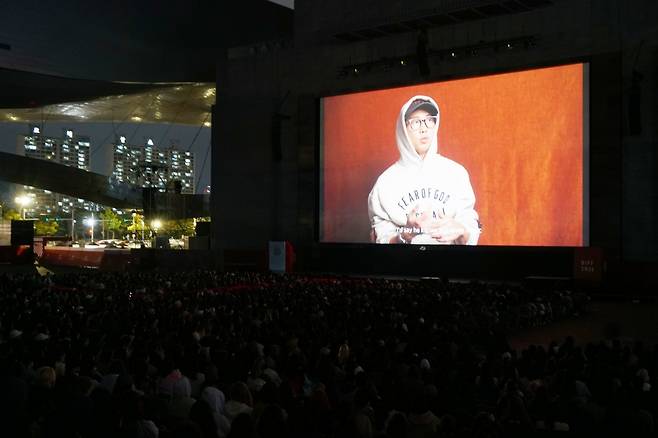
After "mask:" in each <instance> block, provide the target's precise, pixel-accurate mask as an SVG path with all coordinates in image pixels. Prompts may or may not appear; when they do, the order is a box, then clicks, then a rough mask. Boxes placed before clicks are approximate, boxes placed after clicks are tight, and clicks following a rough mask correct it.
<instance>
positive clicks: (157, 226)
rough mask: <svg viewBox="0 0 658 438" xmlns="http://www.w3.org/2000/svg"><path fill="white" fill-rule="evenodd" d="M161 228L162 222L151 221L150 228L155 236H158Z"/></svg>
mask: <svg viewBox="0 0 658 438" xmlns="http://www.w3.org/2000/svg"><path fill="white" fill-rule="evenodd" d="M160 227H162V221H161V220H160V219H153V220H152V221H151V228H153V231H155V235H156V236H157V235H158V230H159V229H160Z"/></svg>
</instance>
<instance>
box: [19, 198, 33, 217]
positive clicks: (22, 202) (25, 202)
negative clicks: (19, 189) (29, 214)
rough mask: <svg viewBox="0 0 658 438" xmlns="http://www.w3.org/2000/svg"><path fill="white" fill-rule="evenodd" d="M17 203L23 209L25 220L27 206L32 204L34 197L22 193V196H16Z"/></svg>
mask: <svg viewBox="0 0 658 438" xmlns="http://www.w3.org/2000/svg"><path fill="white" fill-rule="evenodd" d="M15 201H16V203H17V204H18V205H20V206H21V210H22V211H23V220H25V207H27V206H28V205H30V203H31V202H32V198H30V197H29V196H27V195H21V196H16V199H15Z"/></svg>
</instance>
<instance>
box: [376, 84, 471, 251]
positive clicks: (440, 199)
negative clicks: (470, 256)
mask: <svg viewBox="0 0 658 438" xmlns="http://www.w3.org/2000/svg"><path fill="white" fill-rule="evenodd" d="M439 121H440V112H439V106H438V105H437V104H436V102H435V101H434V99H432V98H431V97H428V96H414V97H412V98H411V99H409V100H408V101H407V103H405V104H404V105H403V106H402V108H401V109H400V114H399V116H398V119H397V126H396V132H395V134H396V140H397V146H398V151H399V152H400V158H399V159H398V161H397V162H395V164H393V165H392V166H390V167H389V168H388V169H386V170H385V171H384V173H382V174H381V175H380V176H379V178H378V179H377V182H376V183H375V185H374V187H373V188H372V190H371V191H370V195H369V196H368V215H369V217H370V224H371V226H372V231H373V239H374V241H376V242H377V243H414V244H425V245H427V244H444V245H450V244H457V245H476V244H477V241H478V237H479V236H480V226H479V222H478V214H477V212H476V211H475V209H474V208H473V207H474V205H475V194H474V193H473V188H472V187H471V183H470V180H469V177H468V172H467V171H466V169H464V167H463V166H461V165H460V164H458V163H456V162H454V161H452V160H450V159H448V158H446V157H443V156H441V155H440V154H439V153H438V145H437V143H438V142H437V133H438V128H439Z"/></svg>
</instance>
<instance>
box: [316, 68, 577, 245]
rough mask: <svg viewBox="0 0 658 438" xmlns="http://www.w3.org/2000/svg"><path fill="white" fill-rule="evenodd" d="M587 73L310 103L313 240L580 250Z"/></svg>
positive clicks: (458, 83)
mask: <svg viewBox="0 0 658 438" xmlns="http://www.w3.org/2000/svg"><path fill="white" fill-rule="evenodd" d="M588 101H589V96H588V65H587V64H582V63H579V64H571V65H562V66H555V67H549V68H538V69H532V70H524V71H518V72H511V73H504V74H495V75H488V76H480V77H472V78H466V79H458V80H448V81H442V82H435V83H428V84H422V85H414V86H408V87H400V88H392V89H386V90H377V91H369V92H360V93H353V94H346V95H340V96H331V97H325V98H323V99H321V102H320V105H321V111H320V114H321V116H320V119H321V135H320V203H319V204H320V211H319V239H320V241H321V242H351V243H357V242H362V243H366V242H368V243H373V244H422V245H429V244H443V245H453V244H461V245H506V246H517V245H518V246H587V245H588V234H589V232H588V227H589V221H588V131H589V125H588V123H589V114H588Z"/></svg>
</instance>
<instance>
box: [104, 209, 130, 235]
mask: <svg viewBox="0 0 658 438" xmlns="http://www.w3.org/2000/svg"><path fill="white" fill-rule="evenodd" d="M100 216H101V220H102V221H104V226H105V230H106V231H109V232H111V233H112V238H113V239H114V238H116V235H119V236H121V235H122V234H124V233H123V230H124V229H125V226H124V222H123V219H121V217H120V216H119V215H118V214H117V213H115V212H114V210H112V209H111V208H105V210H103V212H102V213H101V215H100Z"/></svg>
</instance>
